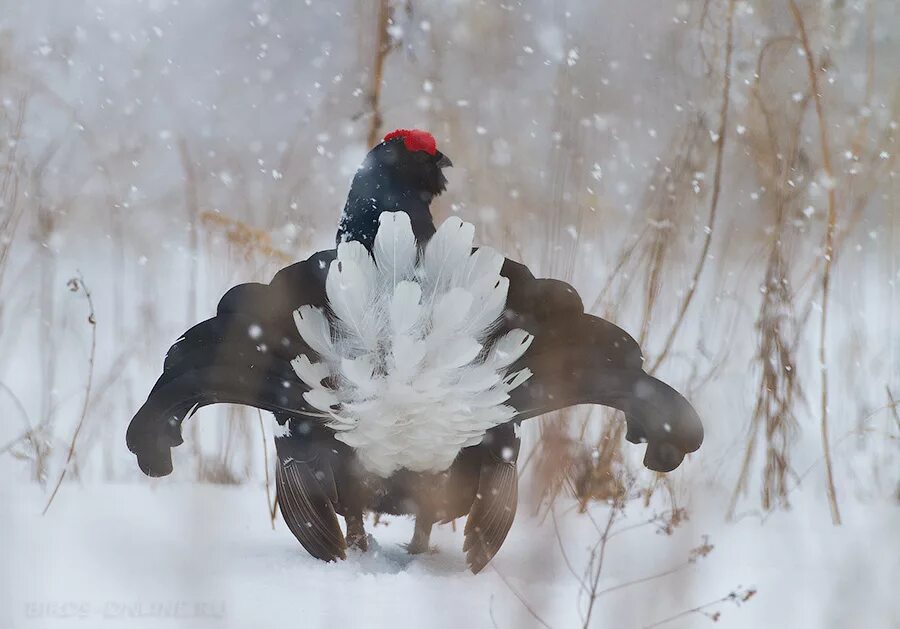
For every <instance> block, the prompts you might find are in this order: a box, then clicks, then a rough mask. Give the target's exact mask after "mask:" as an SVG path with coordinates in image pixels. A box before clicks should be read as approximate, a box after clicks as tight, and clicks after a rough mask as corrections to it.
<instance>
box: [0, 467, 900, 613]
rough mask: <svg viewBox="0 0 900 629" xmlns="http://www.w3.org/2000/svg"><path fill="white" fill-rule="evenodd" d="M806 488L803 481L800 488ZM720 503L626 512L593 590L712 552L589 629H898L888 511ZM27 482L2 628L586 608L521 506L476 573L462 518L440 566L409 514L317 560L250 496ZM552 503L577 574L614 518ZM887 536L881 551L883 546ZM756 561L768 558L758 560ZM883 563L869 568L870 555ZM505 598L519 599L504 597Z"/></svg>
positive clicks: (553, 540) (712, 496) (554, 544)
mask: <svg viewBox="0 0 900 629" xmlns="http://www.w3.org/2000/svg"><path fill="white" fill-rule="evenodd" d="M810 487H812V486H810ZM727 497H728V496H727V494H726V493H723V492H719V491H717V490H715V489H713V488H710V489H709V490H708V491H707V492H697V495H696V498H697V499H696V500H695V502H694V503H693V504H692V505H691V506H690V513H691V516H690V519H689V520H688V521H687V522H686V523H684V524H683V525H682V526H680V527H679V528H677V529H675V532H674V534H672V535H671V536H667V535H664V534H660V533H658V532H656V531H655V530H654V527H653V526H651V525H645V526H638V527H636V528H628V527H633V526H634V525H636V524H640V523H641V522H643V521H645V520H646V519H647V518H649V517H651V516H652V515H653V513H654V505H653V504H651V506H650V507H649V508H644V507H643V505H642V504H640V501H637V502H635V503H633V504H629V505H628V507H627V508H626V510H625V516H624V517H623V518H622V519H621V520H619V521H617V522H616V523H615V524H614V525H613V528H612V531H613V532H614V533H615V532H616V531H619V530H621V531H622V533H621V534H615V535H614V536H613V537H612V538H611V539H610V542H609V544H608V545H607V550H606V558H605V563H604V569H603V572H602V574H601V577H600V579H599V581H598V590H599V591H603V590H607V589H609V588H615V587H616V586H618V585H622V584H625V583H627V582H630V581H633V580H635V579H640V578H642V577H647V576H651V575H654V574H657V573H661V572H664V571H666V570H669V569H671V568H674V567H677V566H679V565H682V564H684V563H685V560H686V559H687V557H688V553H689V549H690V548H692V547H696V546H698V545H700V544H701V543H703V540H704V537H703V536H704V535H708V543H709V544H711V545H713V546H714V549H713V550H712V552H711V553H710V554H709V555H708V556H706V557H705V558H702V559H699V560H698V561H697V562H696V563H694V564H689V565H688V566H687V567H686V568H683V569H682V570H680V571H678V572H675V573H674V574H672V575H669V576H666V577H662V578H659V579H656V580H652V581H649V582H647V583H642V584H636V585H632V586H628V587H623V588H620V589H616V590H613V591H610V592H607V593H605V594H602V595H601V596H599V598H598V599H597V602H596V603H595V609H594V612H593V615H592V621H591V625H590V626H592V627H604V626H610V625H609V624H608V623H610V622H613V623H615V624H614V625H613V626H616V627H622V628H626V629H627V628H631V627H636V628H639V627H644V626H646V625H648V624H651V623H653V622H656V621H659V620H662V619H665V618H667V617H669V616H672V615H675V614H677V613H679V612H681V611H683V610H686V609H689V608H691V607H694V606H697V605H701V604H704V603H708V602H710V601H712V600H715V599H717V598H720V597H722V596H725V595H727V594H728V593H729V592H730V591H731V590H733V589H737V588H738V587H739V586H740V587H742V588H749V587H753V588H756V590H757V592H758V593H757V594H756V595H755V596H754V597H753V598H751V599H750V600H749V601H748V602H746V603H744V604H742V605H741V606H740V607H739V608H738V607H737V606H736V605H734V604H732V603H722V604H720V605H717V606H714V607H711V608H709V609H708V610H707V611H709V612H710V613H712V612H715V611H719V612H721V618H720V620H719V623H718V624H717V625H713V624H712V623H711V622H710V620H709V619H707V618H706V617H703V616H700V615H697V614H691V615H688V616H685V617H683V618H681V619H678V620H676V621H673V622H671V623H668V624H666V625H664V626H666V627H670V628H671V629H690V628H693V627H705V626H720V627H723V628H734V629H737V628H747V629H757V628H759V627H792V628H795V629H805V628H809V629H825V628H831V627H833V628H835V629H837V628H845V627H865V628H869V629H880V628H888V627H896V626H897V621H898V619H900V599H898V597H897V596H896V586H897V577H898V560H900V558H898V556H897V554H896V553H895V552H893V550H891V549H892V548H893V549H896V537H897V531H898V530H900V509H898V508H897V507H892V506H889V505H885V504H884V503H878V504H873V505H866V504H864V503H861V502H855V503H849V502H848V503H845V505H844V507H845V511H844V516H845V523H844V526H843V527H840V528H836V527H832V526H831V525H830V524H829V523H828V513H827V510H826V509H825V508H824V505H823V501H822V500H821V499H820V497H819V496H818V495H817V494H816V492H812V491H805V492H800V493H797V494H795V495H794V500H795V504H796V507H797V508H796V509H795V510H793V511H790V512H780V513H774V514H772V515H771V516H770V517H769V519H768V520H767V522H766V523H765V525H764V526H761V525H760V522H759V521H758V519H756V518H750V517H748V518H744V519H742V520H740V521H738V522H736V523H733V524H724V523H723V520H722V516H721V513H722V512H723V511H724V507H725V504H726V501H727ZM45 499H46V497H45V495H44V494H43V493H42V492H40V491H38V489H37V488H36V487H35V486H29V485H22V486H18V487H5V488H3V489H0V521H2V522H3V535H2V538H0V555H2V557H3V561H2V564H0V565H2V569H0V626H2V627H8V628H17V627H27V628H35V629H37V628H43V627H47V628H49V627H61V628H70V627H110V628H114V627H129V628H130V627H141V628H151V627H152V628H156V627H160V628H165V629H172V628H176V627H192V628H193V627H235V628H241V629H244V628H246V627H266V626H276V623H277V626H294V627H304V628H312V627H330V628H336V627H470V628H479V627H495V626H496V627H500V628H513V627H533V626H540V624H539V623H538V621H537V620H535V618H534V617H533V616H532V615H531V614H530V613H529V612H528V610H526V609H525V607H524V606H523V604H522V602H520V600H519V598H518V597H517V595H516V593H518V595H520V596H521V597H522V598H524V599H525V600H527V601H528V604H529V605H530V606H531V608H532V609H533V610H534V612H535V613H536V614H537V615H539V616H540V617H541V619H542V620H543V621H544V622H546V623H547V624H548V625H549V626H551V627H554V628H560V627H581V626H583V622H584V621H583V614H584V613H585V610H586V604H587V597H586V595H585V594H584V593H581V592H580V591H579V590H580V586H579V583H578V580H576V578H575V577H574V576H573V574H572V573H570V572H569V571H568V570H567V568H566V565H565V560H564V559H563V556H562V554H561V552H560V545H559V542H558V540H557V536H556V533H555V531H554V524H553V521H552V518H550V517H548V518H546V519H544V520H543V522H541V520H540V519H539V518H535V517H532V515H531V509H530V507H529V505H528V504H527V502H525V501H523V503H522V504H521V505H520V510H519V515H518V518H517V520H516V522H515V524H514V525H513V528H512V530H511V532H510V535H509V538H508V539H507V541H506V544H505V545H504V546H503V548H502V549H501V551H500V553H499V554H498V555H497V557H496V558H495V559H494V561H493V562H492V563H491V564H490V565H489V566H488V567H487V568H486V569H485V571H484V572H482V573H481V574H479V575H472V574H470V573H469V572H468V571H467V570H466V567H465V561H464V555H463V553H462V542H463V536H462V526H463V522H462V521H457V526H456V530H455V531H454V530H453V529H452V528H451V526H450V525H446V526H440V527H436V528H435V533H434V535H433V537H432V543H433V544H434V546H435V550H436V552H435V553H434V554H428V555H422V556H417V557H411V556H409V555H407V554H406V552H405V551H404V550H403V549H402V548H401V547H400V545H399V544H401V543H403V542H406V541H408V540H409V537H410V535H411V533H412V520H411V519H408V518H391V517H389V518H385V519H384V525H379V526H376V527H373V526H372V522H371V519H370V520H369V521H368V523H367V524H368V531H369V533H370V534H372V535H374V544H373V548H372V549H371V550H370V551H369V553H367V554H362V553H359V552H351V553H350V555H349V557H348V559H347V560H346V561H342V562H338V563H333V564H326V563H322V562H319V561H318V560H316V559H313V558H312V557H310V556H309V555H307V554H306V553H305V552H304V551H303V549H302V548H301V547H300V545H299V544H298V543H297V542H296V541H295V540H294V538H293V537H292V536H291V534H290V532H289V531H288V530H287V528H286V527H285V526H284V525H283V523H282V522H281V520H280V519H279V520H278V521H277V523H276V526H275V529H274V530H272V528H271V527H270V524H269V519H268V515H267V513H266V506H265V499H264V489H263V488H262V487H261V486H259V485H252V486H251V485H244V486H238V487H216V486H211V485H195V484H187V483H185V484H180V483H173V482H166V481H163V482H155V483H153V484H150V485H144V486H138V485H120V484H97V485H88V486H77V485H76V484H68V485H67V486H66V487H64V488H63V490H62V491H61V492H60V494H59V496H58V497H57V500H56V502H55V503H54V504H53V506H52V507H51V510H50V511H49V513H48V514H47V515H46V516H43V517H42V516H41V515H40V512H41V509H42V508H43V506H44V502H45ZM573 506H574V505H572V504H570V503H566V502H562V501H560V502H559V503H558V504H557V506H556V508H555V515H556V519H557V522H558V524H559V535H560V539H561V540H562V547H563V548H565V552H566V555H567V557H568V561H569V562H570V563H571V565H572V566H573V569H574V570H575V573H576V574H578V575H581V573H582V571H583V569H584V568H585V566H587V564H588V561H589V558H590V552H591V548H592V547H593V546H594V545H595V544H596V541H597V536H598V533H597V529H596V528H595V527H594V525H593V524H592V523H591V519H593V520H594V521H595V522H596V523H597V526H600V527H603V526H605V523H606V519H607V516H608V513H609V511H608V507H606V506H604V505H599V506H594V507H592V508H591V511H590V516H591V517H590V518H588V517H583V516H582V517H568V516H567V515H566V513H567V512H569V511H571V509H572V508H573ZM891 540H893V544H891ZM760 549H765V552H762V551H761V550H760ZM874 556H879V557H881V560H880V561H871V560H870V559H869V558H870V557H874ZM514 592H515V593H514Z"/></svg>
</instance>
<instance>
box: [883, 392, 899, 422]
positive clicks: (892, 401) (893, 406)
mask: <svg viewBox="0 0 900 629" xmlns="http://www.w3.org/2000/svg"><path fill="white" fill-rule="evenodd" d="M884 390H885V391H886V392H887V396H888V402H890V403H889V404H888V408H890V409H891V415H893V417H894V421H895V422H897V430H900V411H897V401H896V400H895V399H894V395H893V394H892V393H891V388H890V387H889V386H888V385H884Z"/></svg>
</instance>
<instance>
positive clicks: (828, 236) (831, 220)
mask: <svg viewBox="0 0 900 629" xmlns="http://www.w3.org/2000/svg"><path fill="white" fill-rule="evenodd" d="M791 13H793V15H794V21H795V22H796V23H797V27H798V28H799V29H800V42H801V44H802V46H803V52H804V53H805V54H804V57H805V58H806V69H807V73H808V74H809V83H810V87H811V88H812V93H813V102H814V103H815V106H816V118H817V120H818V123H819V143H820V144H821V148H822V169H823V170H824V171H825V177H826V178H827V180H828V181H827V183H828V185H827V190H828V226H827V228H826V231H825V268H824V270H823V273H822V319H821V325H820V327H819V369H821V372H822V406H821V411H822V423H821V429H822V450H823V452H824V454H825V477H826V482H827V485H826V486H827V493H828V503H829V505H830V506H831V521H832V522H833V523H834V524H838V525H839V524H840V523H841V512H840V510H839V508H838V502H837V492H836V491H835V488H834V474H833V471H832V464H831V448H830V446H829V444H828V369H827V365H828V362H827V353H826V347H825V337H826V332H827V330H828V296H829V291H830V287H831V266H832V257H833V254H834V231H835V224H836V222H837V201H836V198H835V190H834V187H835V185H834V184H835V182H834V170H833V169H832V167H831V152H830V149H829V142H828V126H827V123H826V118H825V109H824V105H823V103H822V93H821V92H820V91H819V75H818V72H817V71H816V65H815V58H814V57H813V53H812V48H811V46H810V44H809V36H808V35H807V33H806V24H805V22H804V21H803V15H802V14H801V13H800V9H799V7H798V6H797V2H796V0H791Z"/></svg>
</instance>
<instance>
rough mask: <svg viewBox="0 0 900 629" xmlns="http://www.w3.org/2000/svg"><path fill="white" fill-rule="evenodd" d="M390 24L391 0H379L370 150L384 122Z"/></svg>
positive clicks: (371, 103)
mask: <svg viewBox="0 0 900 629" xmlns="http://www.w3.org/2000/svg"><path fill="white" fill-rule="evenodd" d="M390 22H391V3H390V0H379V2H378V18H377V23H376V31H375V66H374V68H373V69H372V85H371V87H370V88H369V107H370V109H371V120H370V121H369V132H368V135H367V136H366V143H367V144H368V146H369V147H370V148H371V147H373V146H375V145H376V144H377V143H378V136H379V133H378V132H379V130H380V129H381V124H382V122H383V119H382V115H381V84H382V81H383V80H384V62H385V60H386V59H387V56H388V54H389V53H390V52H391V37H390V34H389V33H388V26H389V25H390Z"/></svg>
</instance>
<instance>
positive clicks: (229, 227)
mask: <svg viewBox="0 0 900 629" xmlns="http://www.w3.org/2000/svg"><path fill="white" fill-rule="evenodd" d="M200 220H201V222H203V224H204V225H208V226H211V227H215V228H217V229H220V230H222V231H224V232H225V238H226V240H228V242H230V243H231V244H233V245H237V246H238V247H241V248H242V249H243V250H244V259H245V260H246V261H249V260H250V256H251V255H252V254H253V253H261V254H263V255H264V256H266V257H269V258H272V259H273V260H277V261H278V262H283V263H285V264H290V263H291V262H293V261H294V258H293V257H292V256H290V255H288V254H287V253H286V252H284V251H281V250H280V249H277V248H275V247H273V246H272V239H271V238H270V236H269V234H268V233H267V232H266V231H264V230H262V229H257V228H255V227H251V226H250V225H248V224H247V223H245V222H243V221H239V220H235V219H232V218H228V217H225V216H222V215H221V214H219V213H217V212H210V211H206V212H202V213H201V214H200Z"/></svg>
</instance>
